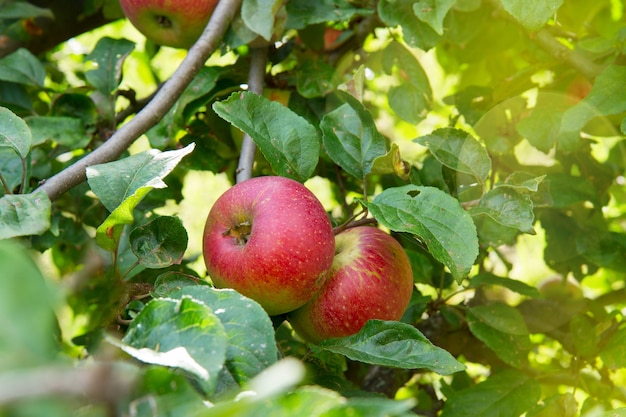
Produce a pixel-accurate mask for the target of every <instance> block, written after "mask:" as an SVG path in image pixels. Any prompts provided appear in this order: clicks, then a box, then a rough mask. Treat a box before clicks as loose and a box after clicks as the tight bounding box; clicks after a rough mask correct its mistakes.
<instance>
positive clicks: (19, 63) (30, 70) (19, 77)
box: [0, 5, 46, 87]
mask: <svg viewBox="0 0 626 417" xmlns="http://www.w3.org/2000/svg"><path fill="white" fill-rule="evenodd" d="M3 7H4V5H3ZM45 79H46V70H45V68H44V67H43V65H42V64H41V62H39V60H38V59H37V57H35V56H34V55H33V54H32V53H30V52H29V51H28V50H27V49H24V48H20V49H18V50H17V51H15V52H13V53H12V54H10V55H7V56H6V57H4V58H2V59H0V80H3V81H10V82H13V83H17V84H24V85H30V86H35V87H43V85H44V80H45Z"/></svg>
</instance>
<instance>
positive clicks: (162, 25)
mask: <svg viewBox="0 0 626 417" xmlns="http://www.w3.org/2000/svg"><path fill="white" fill-rule="evenodd" d="M218 1H219V0H120V5H121V6H122V11H123V12H124V15H125V16H126V17H127V18H128V20H130V22H131V23H132V24H133V26H135V27H136V28H137V30H138V31H139V32H141V33H142V34H143V35H144V36H145V37H146V38H148V39H149V40H151V41H152V42H154V43H156V44H157V45H163V46H171V47H173V48H183V49H189V48H191V46H192V45H193V44H194V43H195V42H196V41H197V40H198V38H199V37H200V35H201V34H202V31H203V30H204V28H205V27H206V25H207V23H208V22H209V19H210V18H211V15H212V14H213V11H214V10H215V7H216V6H217V3H218Z"/></svg>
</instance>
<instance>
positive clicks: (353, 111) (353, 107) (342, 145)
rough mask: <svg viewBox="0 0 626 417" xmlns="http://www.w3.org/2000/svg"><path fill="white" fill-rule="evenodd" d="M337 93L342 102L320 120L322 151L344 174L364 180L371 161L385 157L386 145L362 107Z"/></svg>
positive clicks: (355, 101) (349, 96)
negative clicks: (324, 150) (323, 150)
mask: <svg viewBox="0 0 626 417" xmlns="http://www.w3.org/2000/svg"><path fill="white" fill-rule="evenodd" d="M337 94H338V96H339V98H340V99H341V100H342V101H345V103H343V104H342V105H341V106H339V107H338V108H336V109H335V110H333V111H332V112H330V113H327V114H325V115H324V117H323V118H322V121H321V123H320V128H321V129H322V139H323V143H324V148H325V149H326V152H327V153H328V155H329V156H330V158H331V159H332V160H333V161H334V162H335V163H336V164H337V165H339V166H340V167H341V168H343V169H344V170H345V171H346V172H347V173H348V174H350V175H352V176H354V177H356V178H359V179H364V178H365V176H366V175H367V174H369V173H370V172H372V167H373V165H374V160H375V159H376V158H378V157H380V156H384V155H385V154H387V143H386V141H385V138H384V137H383V136H382V135H381V134H380V133H379V132H378V129H377V128H376V124H375V123H374V119H373V117H372V115H371V114H370V112H369V111H368V110H367V109H366V108H365V107H364V106H363V104H361V103H360V102H359V101H358V100H357V99H355V98H354V97H352V96H351V95H350V94H348V93H345V92H337Z"/></svg>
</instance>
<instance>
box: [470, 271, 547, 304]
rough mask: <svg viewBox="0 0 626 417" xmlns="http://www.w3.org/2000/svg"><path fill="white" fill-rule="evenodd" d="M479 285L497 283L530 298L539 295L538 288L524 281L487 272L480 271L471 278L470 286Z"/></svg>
mask: <svg viewBox="0 0 626 417" xmlns="http://www.w3.org/2000/svg"><path fill="white" fill-rule="evenodd" d="M480 285H498V286H500V287H504V288H507V289H509V290H511V291H513V292H516V293H518V294H521V295H525V296H527V297H532V298H537V297H539V296H540V294H539V290H537V288H536V287H533V286H530V285H528V284H526V283H525V282H522V281H518V280H516V279H512V278H505V277H499V276H496V275H493V274H491V273H487V272H485V273H480V274H478V275H476V276H475V277H473V278H472V281H471V283H470V286H471V287H473V288H476V287H478V286H480Z"/></svg>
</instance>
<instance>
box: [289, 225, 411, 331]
mask: <svg viewBox="0 0 626 417" xmlns="http://www.w3.org/2000/svg"><path fill="white" fill-rule="evenodd" d="M413 286H414V284H413V272H412V270H411V263H410V261H409V258H408V256H407V255H406V252H405V251H404V249H403V248H402V246H401V245H400V244H399V243H398V242H397V241H396V240H395V239H394V238H393V237H391V236H390V235H388V234H387V233H385V232H383V231H382V230H380V229H378V228H375V227H370V226H359V227H354V228H351V229H347V230H345V231H343V232H341V233H339V234H338V235H337V236H335V258H334V261H333V266H332V269H331V271H330V275H329V277H328V279H327V281H326V283H325V284H324V286H323V287H322V289H321V290H320V291H319V292H318V293H317V294H316V295H315V296H314V297H313V298H312V299H311V301H309V302H308V303H307V304H305V305H304V306H303V307H301V308H299V309H297V310H295V311H293V312H292V313H290V314H289V317H288V320H289V322H290V323H291V325H292V327H293V328H294V330H295V331H296V332H297V333H298V334H299V335H300V336H302V337H303V338H304V339H305V340H308V341H310V342H314V343H319V342H321V341H322V340H324V339H328V338H331V337H343V336H349V335H352V334H354V333H357V332H358V331H359V330H361V328H362V327H363V325H365V323H366V322H367V321H368V320H371V319H372V320H373V319H378V320H400V319H401V318H402V315H403V314H404V311H405V310H406V308H407V307H408V305H409V301H410V300H411V294H412V293H413Z"/></svg>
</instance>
